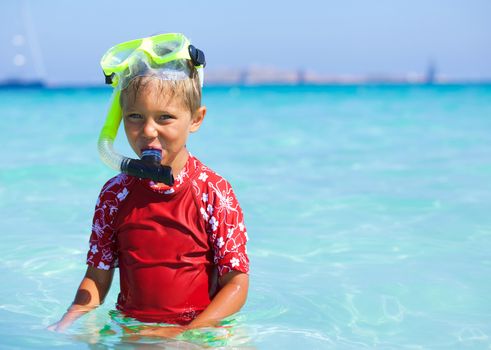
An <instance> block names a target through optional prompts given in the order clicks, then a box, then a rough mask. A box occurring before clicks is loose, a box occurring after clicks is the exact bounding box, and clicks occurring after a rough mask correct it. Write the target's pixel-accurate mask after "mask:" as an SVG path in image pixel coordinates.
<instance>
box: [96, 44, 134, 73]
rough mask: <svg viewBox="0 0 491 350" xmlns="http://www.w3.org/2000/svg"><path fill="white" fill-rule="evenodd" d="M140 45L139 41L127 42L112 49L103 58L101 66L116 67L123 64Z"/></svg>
mask: <svg viewBox="0 0 491 350" xmlns="http://www.w3.org/2000/svg"><path fill="white" fill-rule="evenodd" d="M140 44H141V39H139V40H133V41H129V42H126V43H123V44H120V45H117V46H115V47H113V48H112V49H111V50H109V51H108V53H107V54H106V55H105V56H104V58H103V61H102V66H103V67H106V68H112V67H116V66H118V65H119V64H121V63H122V62H124V61H125V60H126V59H127V58H128V57H129V56H130V55H131V54H132V53H133V52H134V51H135V49H136V48H138V47H139V46H140Z"/></svg>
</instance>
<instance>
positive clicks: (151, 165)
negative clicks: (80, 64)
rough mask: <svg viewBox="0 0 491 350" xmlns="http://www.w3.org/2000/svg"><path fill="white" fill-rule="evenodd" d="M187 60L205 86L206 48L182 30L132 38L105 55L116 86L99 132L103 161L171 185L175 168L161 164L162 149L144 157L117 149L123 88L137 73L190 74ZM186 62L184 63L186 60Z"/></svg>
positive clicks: (110, 79)
mask: <svg viewBox="0 0 491 350" xmlns="http://www.w3.org/2000/svg"><path fill="white" fill-rule="evenodd" d="M187 61H191V62H192V65H193V66H194V67H195V69H196V70H197V71H198V75H199V79H200V84H201V86H203V68H204V66H205V65H206V62H205V56H204V53H203V51H201V50H199V49H197V48H195V47H194V46H193V45H191V44H190V42H189V40H188V39H187V38H186V37H185V36H184V35H182V34H179V33H170V34H160V35H155V36H151V37H147V38H143V39H137V40H131V41H127V42H124V43H122V44H119V45H116V46H114V47H112V48H110V49H109V50H108V51H107V52H106V54H104V56H103V57H102V59H101V66H102V70H103V71H104V75H105V77H106V84H110V85H111V86H112V87H113V88H114V90H113V94H112V96H111V102H110V106H109V110H108V112H107V117H106V121H105V123H104V126H103V127H102V130H101V133H100V135H99V141H98V143H97V148H98V150H99V155H100V157H101V159H102V161H103V162H104V163H105V164H106V165H108V166H109V167H110V168H113V169H115V170H117V171H121V172H123V173H125V174H128V175H132V176H136V177H140V178H148V179H151V180H153V181H155V182H161V183H165V184H167V185H169V186H171V185H172V184H173V182H174V178H173V176H172V169H171V168H170V167H169V166H165V165H161V164H160V162H161V160H162V154H161V152H160V151H158V150H145V151H143V152H142V158H141V159H131V158H128V157H125V156H122V155H120V154H119V153H117V152H116V151H115V150H114V146H113V144H114V140H115V139H116V135H117V134H118V129H119V125H120V124H121V119H122V111H121V105H120V96H121V90H122V89H124V88H125V87H126V86H127V84H128V83H129V81H131V79H133V78H134V77H136V76H141V75H146V74H148V73H149V72H150V73H152V75H154V74H153V73H154V72H156V71H158V73H159V74H158V76H159V77H160V78H162V79H164V80H179V79H187V78H189V71H187V69H189V68H188V67H189V66H188V65H187V63H186V62H187ZM183 62H184V63H183Z"/></svg>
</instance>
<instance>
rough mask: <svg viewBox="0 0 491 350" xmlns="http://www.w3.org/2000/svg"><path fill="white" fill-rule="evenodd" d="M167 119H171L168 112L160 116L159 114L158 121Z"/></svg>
mask: <svg viewBox="0 0 491 350" xmlns="http://www.w3.org/2000/svg"><path fill="white" fill-rule="evenodd" d="M169 119H173V117H172V116H171V115H169V114H162V115H161V116H159V121H166V120H169Z"/></svg>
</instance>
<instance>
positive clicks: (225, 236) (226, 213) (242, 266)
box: [198, 173, 249, 276]
mask: <svg viewBox="0 0 491 350" xmlns="http://www.w3.org/2000/svg"><path fill="white" fill-rule="evenodd" d="M200 179H206V180H208V181H207V182H208V191H207V192H208V193H206V192H204V193H203V195H202V198H201V205H202V206H201V208H200V212H201V215H202V217H203V218H204V219H205V220H206V222H207V225H206V227H207V231H208V234H209V235H210V241H211V244H212V246H213V253H214V263H215V264H216V266H217V268H218V273H219V276H223V275H225V274H226V273H227V272H229V271H232V270H234V271H240V272H244V273H248V272H249V258H248V256H247V249H246V243H247V240H248V237H247V230H246V227H245V225H244V215H243V213H242V209H241V208H240V206H239V203H238V201H237V198H236V196H235V194H234V192H233V190H232V187H231V186H230V184H229V183H228V182H227V181H226V180H225V179H223V178H220V177H218V176H216V175H215V176H210V178H209V179H208V176H206V175H204V173H202V175H200ZM210 180H211V181H210ZM198 181H199V180H198Z"/></svg>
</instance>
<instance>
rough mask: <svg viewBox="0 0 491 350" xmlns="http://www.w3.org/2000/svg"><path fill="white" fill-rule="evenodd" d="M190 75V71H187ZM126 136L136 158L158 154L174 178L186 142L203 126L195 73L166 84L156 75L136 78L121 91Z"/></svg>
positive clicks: (182, 157)
mask: <svg viewBox="0 0 491 350" xmlns="http://www.w3.org/2000/svg"><path fill="white" fill-rule="evenodd" d="M191 72H193V70H191ZM120 104H121V107H122V112H123V122H124V129H125V132H126V136H127V138H128V142H129V144H130V146H131V148H132V149H133V150H134V151H135V153H136V154H137V155H138V156H141V155H142V152H143V151H144V150H145V149H159V150H161V151H162V162H161V164H162V165H168V166H171V167H172V169H173V172H174V173H175V174H177V173H178V172H179V171H180V170H181V169H182V167H183V166H184V164H185V163H186V160H187V150H186V141H187V138H188V136H189V133H192V132H196V131H197V130H198V129H199V127H200V126H201V123H202V122H203V119H204V116H205V114H206V107H204V106H201V86H200V82H199V78H198V74H197V73H196V70H194V73H192V74H191V76H190V77H189V78H188V79H179V80H166V79H162V77H161V76H159V75H158V74H151V73H150V74H147V75H140V76H136V77H134V78H133V79H131V80H130V81H129V82H128V84H127V86H126V87H125V88H124V89H123V90H122V91H121V97H120Z"/></svg>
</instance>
